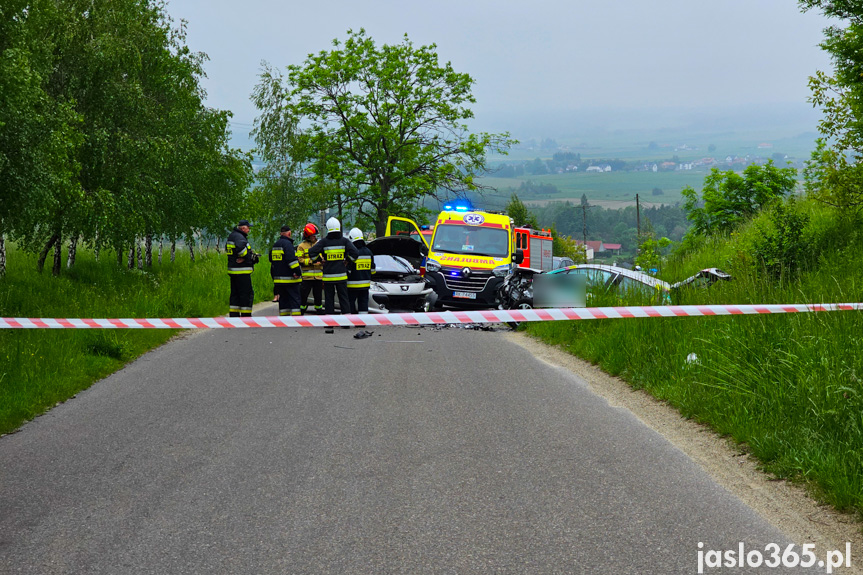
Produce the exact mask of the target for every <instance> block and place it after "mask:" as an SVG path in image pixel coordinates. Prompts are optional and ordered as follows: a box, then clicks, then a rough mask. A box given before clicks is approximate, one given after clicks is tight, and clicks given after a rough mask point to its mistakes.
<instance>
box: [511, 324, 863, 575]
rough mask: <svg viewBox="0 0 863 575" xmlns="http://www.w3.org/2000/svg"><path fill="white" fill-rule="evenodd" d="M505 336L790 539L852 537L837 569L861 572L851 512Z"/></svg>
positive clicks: (566, 359)
mask: <svg viewBox="0 0 863 575" xmlns="http://www.w3.org/2000/svg"><path fill="white" fill-rule="evenodd" d="M503 336H504V337H505V338H506V339H507V340H509V341H511V342H513V343H515V344H517V345H520V346H521V347H523V348H525V349H527V350H528V351H530V352H531V353H532V354H533V355H534V357H536V358H537V359H538V360H540V361H543V362H545V363H547V364H550V365H553V366H556V367H559V368H562V369H565V370H568V371H569V372H571V373H574V374H575V375H577V376H579V377H581V378H582V379H584V380H585V381H586V382H587V383H588V385H589V386H590V388H591V390H592V391H593V392H594V393H596V394H597V395H599V396H601V397H603V398H604V399H605V400H606V401H607V402H608V403H609V405H611V406H613V407H621V408H624V409H627V410H629V411H630V412H632V413H633V414H634V415H635V416H636V417H637V418H638V419H640V420H641V421H642V422H643V423H644V424H645V425H647V426H648V427H650V428H652V429H654V430H655V431H657V432H658V433H660V434H662V435H663V436H664V437H665V438H666V439H668V441H670V442H671V443H672V444H673V445H674V446H675V447H677V448H678V449H680V450H681V451H682V452H684V453H685V454H686V455H687V456H689V457H690V458H691V459H692V460H693V461H695V462H696V463H697V464H698V465H699V466H701V468H702V469H704V470H705V471H706V472H707V473H708V474H710V476H711V477H712V478H713V479H714V480H715V481H716V482H717V483H719V484H720V485H721V486H722V487H724V488H725V489H727V490H728V491H729V492H731V493H733V494H734V495H735V496H737V497H738V498H739V499H741V500H742V501H743V502H744V503H745V504H746V505H748V506H749V507H751V508H752V509H753V510H755V511H756V512H757V513H758V514H759V515H761V516H762V517H763V518H764V519H765V520H766V521H768V522H769V523H771V524H772V525H774V526H775V527H777V528H778V529H780V530H781V531H782V532H783V533H785V534H786V535H787V536H788V538H789V539H791V540H792V541H795V542H797V543H798V544H803V543H814V544H815V549H816V551H817V552H818V553H819V554H820V553H823V550H832V549H840V550H842V549H845V543H846V542H850V543H851V548H852V550H853V553H854V555H853V558H854V559H853V561H852V566H851V568H850V569H842V570H839V572H841V573H849V574H852V573H854V574H863V568H861V560H863V557H861V556H860V550H863V535H861V529H863V523H861V522H860V521H858V520H857V519H856V518H855V517H854V516H853V515H851V514H843V513H839V512H837V511H836V510H835V509H833V508H832V507H831V506H829V505H823V504H820V503H818V502H816V501H814V500H813V499H812V498H811V497H810V496H809V494H808V493H807V491H806V489H805V487H804V486H801V485H797V484H793V483H790V482H788V481H782V480H775V479H772V478H771V477H770V476H769V475H767V474H766V473H764V472H763V471H761V470H760V469H759V467H758V463H757V461H756V460H754V459H753V458H750V457H749V455H747V454H746V453H744V452H743V451H741V450H740V448H738V447H737V446H735V445H734V443H733V442H731V441H729V440H727V439H725V438H723V437H720V436H719V435H717V434H716V433H715V432H713V431H712V430H710V429H709V428H708V427H706V426H704V425H702V424H699V423H697V422H695V421H692V420H689V419H685V418H684V417H682V416H681V415H680V413H679V412H678V411H677V410H675V409H674V408H673V407H671V406H669V405H668V404H666V403H664V402H661V401H659V400H657V399H655V398H654V397H653V396H651V395H650V394H648V393H647V392H645V391H642V390H635V389H632V388H631V387H630V386H629V385H628V384H627V383H626V382H624V381H623V380H621V379H619V378H616V377H612V376H610V375H608V374H607V373H605V372H603V371H601V370H600V369H599V368H597V367H595V366H593V365H591V364H590V363H588V362H586V361H584V360H581V359H579V358H577V357H575V356H572V355H570V354H568V353H566V352H565V351H563V350H562V349H560V348H558V347H555V346H550V345H547V344H545V343H543V342H541V341H540V340H538V339H536V338H533V337H530V336H528V335H527V334H524V333H520V332H510V333H505V334H503Z"/></svg>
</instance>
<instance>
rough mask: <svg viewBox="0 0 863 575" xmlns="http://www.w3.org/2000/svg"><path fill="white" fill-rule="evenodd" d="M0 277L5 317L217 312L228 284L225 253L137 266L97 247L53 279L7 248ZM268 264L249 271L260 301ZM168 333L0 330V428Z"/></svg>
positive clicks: (268, 286)
mask: <svg viewBox="0 0 863 575" xmlns="http://www.w3.org/2000/svg"><path fill="white" fill-rule="evenodd" d="M9 252H10V253H9V261H8V268H7V275H6V277H5V278H4V279H2V280H0V315H2V316H4V317H95V318H99V317H109V318H110V317H136V318H144V317H214V316H219V315H226V314H227V309H228V296H229V292H230V289H229V284H228V276H227V273H226V270H225V268H226V263H225V256H224V255H219V254H217V253H215V252H214V251H213V252H209V253H204V254H198V257H197V258H196V261H195V262H194V263H192V262H191V261H190V258H189V255H188V253H186V252H178V253H177V258H176V261H175V262H173V263H171V262H168V261H166V262H165V263H163V264H154V266H153V267H152V269H149V270H146V271H138V270H128V269H125V267H120V266H118V265H117V259H116V256H115V255H114V254H113V253H111V252H107V253H106V252H103V253H102V258H101V260H100V261H99V262H97V261H95V259H94V257H93V255H92V254H91V253H87V252H83V251H79V253H78V258H77V262H76V264H75V266H74V268H73V269H72V270H65V269H64V270H63V273H62V274H61V275H60V276H59V277H52V276H51V274H50V272H45V273H43V274H41V275H40V274H38V273H36V271H35V270H36V259H35V256H32V255H31V254H27V253H25V252H22V251H20V250H17V249H15V248H14V247H13V248H11V249H10V250H9ZM268 265H269V264H263V265H260V266H258V269H257V270H256V271H255V273H254V275H253V280H254V283H255V295H256V299H257V300H259V301H260V300H266V299H269V298H270V297H271V295H272V283H271V281H270V277H269V273H268V271H269V270H268V269H267V268H268ZM176 333H177V330H161V329H142V330H133V329H119V330H102V329H99V330H79V329H63V330H46V329H37V330H17V329H5V330H0V434H3V433H9V432H11V431H14V430H15V429H17V428H18V427H19V426H20V425H21V424H22V423H24V422H25V421H28V420H30V419H32V418H33V417H36V416H37V415H39V414H41V413H43V412H45V411H46V410H47V409H49V408H51V407H52V406H54V405H56V404H57V403H58V402H62V401H65V400H66V399H68V398H70V397H72V396H74V395H75V394H77V393H78V392H80V391H81V390H83V389H86V388H87V387H89V386H90V385H92V383H93V382H95V381H97V380H99V379H101V378H103V377H105V376H107V375H109V374H110V373H113V372H115V371H117V370H118V369H120V368H121V367H123V366H124V365H125V364H126V363H128V362H130V361H132V360H134V359H135V358H137V357H139V356H140V355H142V354H143V353H145V352H146V351H148V350H150V349H153V348H154V347H157V346H159V345H161V344H163V343H165V342H166V341H168V340H169V339H170V338H171V337H172V336H174V335H175V334H176Z"/></svg>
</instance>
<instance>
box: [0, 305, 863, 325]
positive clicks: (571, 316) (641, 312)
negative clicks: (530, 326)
mask: <svg viewBox="0 0 863 575" xmlns="http://www.w3.org/2000/svg"><path fill="white" fill-rule="evenodd" d="M860 309H863V303H820V304H770V305H681V306H673V305H670V306H643V307H636V306H632V307H586V308H567V309H519V310H481V311H444V312H430V313H387V314H363V315H320V316H318V315H312V316H282V317H279V316H275V317H269V316H267V317H265V316H260V317H202V318H163V319H129V318H127V319H78V318H22V317H3V318H0V329H94V328H95V329H101V328H107V329H118V328H120V329H126V328H132V329H140V328H149V329H218V328H246V327H338V326H349V327H363V326H380V325H435V324H465V323H502V322H510V321H515V322H523V321H559V320H579V319H627V318H644V317H705V316H720V315H752V314H777V313H806V312H816V311H851V310H860Z"/></svg>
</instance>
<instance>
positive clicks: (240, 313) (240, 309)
mask: <svg viewBox="0 0 863 575" xmlns="http://www.w3.org/2000/svg"><path fill="white" fill-rule="evenodd" d="M230 278H231V298H230V300H229V304H230V314H229V315H230V316H231V317H252V306H253V305H254V303H255V290H254V289H252V274H230Z"/></svg>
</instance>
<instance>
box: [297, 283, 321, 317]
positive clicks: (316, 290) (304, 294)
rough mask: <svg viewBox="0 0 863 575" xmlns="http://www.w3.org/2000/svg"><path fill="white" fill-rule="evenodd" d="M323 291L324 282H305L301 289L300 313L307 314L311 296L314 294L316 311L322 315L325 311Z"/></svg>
mask: <svg viewBox="0 0 863 575" xmlns="http://www.w3.org/2000/svg"><path fill="white" fill-rule="evenodd" d="M323 289H324V282H323V281H322V280H303V284H302V287H300V311H302V312H303V313H305V311H306V309H307V308H308V307H309V294H310V293H311V294H313V295H314V298H315V311H316V312H318V313H320V311H321V310H322V309H323Z"/></svg>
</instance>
